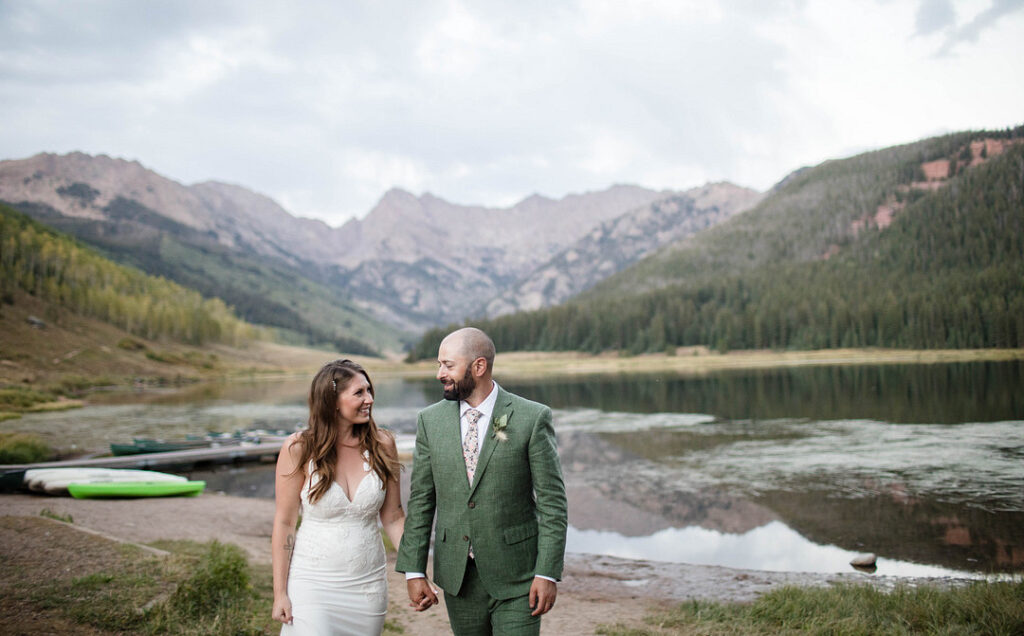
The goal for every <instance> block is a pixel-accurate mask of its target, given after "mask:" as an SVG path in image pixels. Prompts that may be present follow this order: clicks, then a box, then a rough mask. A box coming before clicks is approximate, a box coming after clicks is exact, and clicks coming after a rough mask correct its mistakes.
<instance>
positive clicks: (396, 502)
mask: <svg viewBox="0 0 1024 636" xmlns="http://www.w3.org/2000/svg"><path fill="white" fill-rule="evenodd" d="M372 407H373V384H372V383H371V382H370V376H369V375H368V374H367V373H366V370H365V369H363V368H362V367H361V366H360V365H358V364H356V363H355V362H352V361H351V360H335V361H334V362H330V363H328V364H326V365H324V367H323V368H322V369H320V371H319V372H317V374H316V376H315V377H314V378H313V383H312V386H310V389H309V427H308V428H307V429H306V430H304V431H302V432H299V433H295V434H293V435H292V436H290V437H289V438H288V440H287V441H286V442H285V443H284V446H283V447H282V449H281V453H280V455H279V456H278V459H277V477H276V481H275V501H276V508H275V512H274V528H273V532H272V536H271V552H272V560H273V568H274V609H273V617H274V619H275V620H278V621H280V622H282V623H284V626H283V627H282V628H281V634H282V635H286V634H295V635H299V634H359V635H363V634H380V632H381V629H382V628H383V625H384V613H385V611H386V610H387V605H388V591H387V579H386V570H385V563H386V560H385V555H384V544H383V541H382V540H381V533H380V530H379V528H378V525H377V520H378V518H379V519H380V522H381V524H382V525H383V527H384V531H385V532H386V533H387V535H388V538H389V539H390V540H391V543H392V544H393V545H395V546H397V545H398V544H399V543H400V542H401V539H402V526H403V524H404V522H405V513H404V512H403V511H402V504H401V498H400V494H399V482H398V473H399V470H400V467H399V464H398V452H397V450H396V448H395V439H394V437H393V436H392V435H391V434H390V433H388V432H386V431H381V430H379V429H378V428H377V425H376V424H375V423H374V421H373V415H372V413H371V409H372ZM300 510H301V512H302V523H301V525H300V527H299V529H298V531H296V529H295V526H296V523H297V521H298V517H299V512H300Z"/></svg>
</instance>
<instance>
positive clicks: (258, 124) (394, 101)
mask: <svg viewBox="0 0 1024 636" xmlns="http://www.w3.org/2000/svg"><path fill="white" fill-rule="evenodd" d="M1022 9H1024V0H965V1H955V2H954V1H952V0H805V1H802V0H793V1H791V2H771V1H770V0H717V1H716V0H694V1H686V0H662V1H658V0H629V1H622V0H618V1H615V0H612V1H605V2H585V1H581V2H559V1H558V0H542V1H533V0H518V1H509V2H485V1H474V2H458V1H440V2H433V1H429V0H419V1H408V2H388V1H377V2H372V1H366V2H346V1H332V2H326V1H325V2H304V1H294V2H258V1H252V0H238V1H229V2H217V1H215V0H199V1H195V2H185V1H173V2H154V1H149V0H123V1H120V2H98V1H97V2H89V1H78V2H67V1H60V0H54V1H51V2H35V1H31V0H0V121H2V125H0V158H8V159H10V158H24V157H28V156H31V155H34V154H36V153H38V152H43V151H47V152H59V153H65V152H70V151H73V150H80V151H83V152H87V153H90V154H107V155H111V156H116V157H123V158H126V159H136V160H138V161H140V162H141V163H142V164H144V165H145V166H147V167H149V168H152V169H153V170H156V171H157V172H159V173H161V174H163V175H165V176H168V177H171V178H173V179H176V180H178V181H181V182H183V183H196V182H200V181H206V180H218V181H227V182H231V183H237V184H240V185H243V186H246V187H248V188H251V189H253V190H256V191H259V192H262V193H265V194H268V195H270V196H271V197H273V198H274V199H276V200H277V201H278V202H280V203H281V204H282V205H284V206H285V207H286V208H287V209H288V210H289V211H291V212H292V213H294V214H297V215H300V216H310V217H316V218H321V219H324V220H325V221H327V222H328V223H331V224H332V225H336V224H339V223H341V222H343V221H344V220H345V219H347V218H349V217H352V216H359V217H361V216H363V215H365V214H366V213H367V212H368V211H369V210H370V209H371V208H372V207H373V205H374V204H375V203H376V202H377V200H378V199H379V198H380V197H381V195H382V194H383V193H384V192H385V191H386V190H388V189H389V188H391V187H401V188H404V189H407V190H410V191H412V192H414V193H416V194H420V193H423V192H431V193H433V194H435V195H437V196H439V197H442V198H444V199H447V200H450V201H454V202H457V203H478V204H484V205H492V206H506V205H511V204H512V203H515V202H516V201H518V200H520V199H522V198H524V197H526V196H528V195H530V194H532V193H540V194H543V195H546V196H550V197H555V198H558V197H562V196H564V195H566V194H568V193H572V192H583V191H587V190H599V189H603V188H606V187H608V186H609V185H611V184H615V183H633V184H639V185H643V186H647V187H652V188H657V189H662V188H669V189H685V188H689V187H693V186H697V185H701V184H703V183H705V182H707V181H718V180H729V181H732V182H734V183H738V184H741V185H746V186H751V187H754V188H757V189H759V190H763V189H765V188H768V187H770V186H771V185H772V184H773V183H775V182H776V181H778V180H779V179H781V178H782V177H784V176H785V175H786V174H787V173H788V172H790V171H792V170H793V169H795V168H798V167H800V166H803V165H812V164H816V163H819V162H821V161H824V160H826V159H829V158H837V157H842V156H847V155H850V154H853V153H856V152H859V151H862V150H865V149H871V148H878V147H884V146H889V145H893V144H897V143H903V142H908V141H913V140H915V139H919V138H922V137H926V136H930V135H933V134H939V133H943V132H949V131H955V130H963V129H977V128H1004V127H1007V126H1011V125H1015V124H1020V123H1024V62H1022V60H1024V10H1022Z"/></svg>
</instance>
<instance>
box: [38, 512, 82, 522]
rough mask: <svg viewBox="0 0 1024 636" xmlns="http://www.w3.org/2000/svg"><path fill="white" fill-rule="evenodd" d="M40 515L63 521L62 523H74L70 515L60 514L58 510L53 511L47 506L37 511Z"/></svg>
mask: <svg viewBox="0 0 1024 636" xmlns="http://www.w3.org/2000/svg"><path fill="white" fill-rule="evenodd" d="M39 516H40V517H46V518H47V519H54V520H56V521H63V522H64V523H74V522H75V520H74V518H73V517H72V516H71V515H62V514H60V513H58V512H54V511H52V510H50V509H49V508H43V509H42V510H40V511H39Z"/></svg>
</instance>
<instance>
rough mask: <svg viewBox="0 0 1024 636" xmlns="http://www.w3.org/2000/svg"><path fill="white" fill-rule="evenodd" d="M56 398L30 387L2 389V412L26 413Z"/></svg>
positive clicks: (0, 405) (0, 400)
mask: <svg viewBox="0 0 1024 636" xmlns="http://www.w3.org/2000/svg"><path fill="white" fill-rule="evenodd" d="M54 399H56V396H55V395H54V394H53V393H51V392H49V391H37V390H35V389H30V388H28V387H21V386H10V387H5V388H2V389H0V410H5V411H24V410H25V409H29V408H31V407H33V406H35V405H36V404H42V403H44V402H52V401H53V400H54Z"/></svg>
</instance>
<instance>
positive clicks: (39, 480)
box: [24, 467, 187, 495]
mask: <svg viewBox="0 0 1024 636" xmlns="http://www.w3.org/2000/svg"><path fill="white" fill-rule="evenodd" d="M124 481H187V479H186V478H185V477H181V476H180V475H171V474H169V473H159V472H156V471H153V470H134V469H128V468H84V467H83V468H74V467H72V468H32V469H29V470H26V471H25V480H24V483H25V485H26V486H28V489H29V490H32V491H35V492H45V493H47V494H50V495H64V494H67V492H68V484H95V483H109V482H124Z"/></svg>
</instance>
